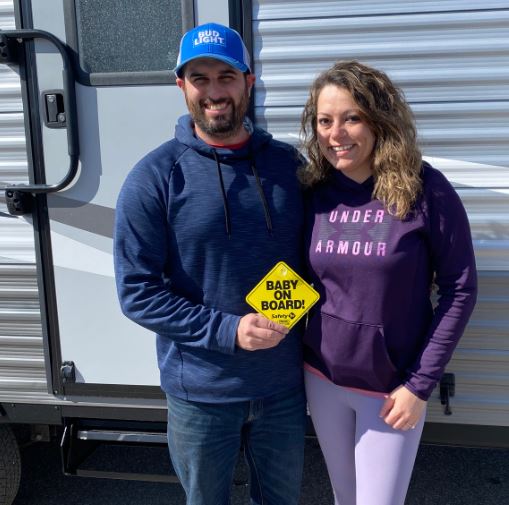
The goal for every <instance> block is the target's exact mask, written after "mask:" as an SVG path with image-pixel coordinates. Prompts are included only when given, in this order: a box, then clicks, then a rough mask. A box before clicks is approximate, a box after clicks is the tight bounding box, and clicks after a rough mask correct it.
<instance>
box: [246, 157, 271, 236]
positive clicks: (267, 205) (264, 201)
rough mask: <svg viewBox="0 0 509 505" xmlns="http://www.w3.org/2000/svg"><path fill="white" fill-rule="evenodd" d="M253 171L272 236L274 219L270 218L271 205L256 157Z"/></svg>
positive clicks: (252, 164) (252, 166) (268, 228)
mask: <svg viewBox="0 0 509 505" xmlns="http://www.w3.org/2000/svg"><path fill="white" fill-rule="evenodd" d="M251 160H252V163H251V171H252V172H253V175H254V177H255V181H256V187H257V188H258V193H259V195H260V200H261V201H262V205H263V212H264V214H265V222H266V223H267V230H269V235H272V219H271V218H270V211H269V204H268V203H267V199H266V198H265V193H264V192H263V187H262V183H261V181H260V177H259V176H258V170H256V165H255V162H254V157H252V158H251Z"/></svg>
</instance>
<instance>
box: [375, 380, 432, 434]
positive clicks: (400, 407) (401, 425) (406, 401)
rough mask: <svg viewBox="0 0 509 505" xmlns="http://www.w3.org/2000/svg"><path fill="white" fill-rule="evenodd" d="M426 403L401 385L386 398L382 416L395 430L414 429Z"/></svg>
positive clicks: (381, 412)
mask: <svg viewBox="0 0 509 505" xmlns="http://www.w3.org/2000/svg"><path fill="white" fill-rule="evenodd" d="M426 403H427V402H425V401H424V400H421V399H420V398H418V397H417V396H415V395H414V394H413V393H412V392H411V391H410V390H409V389H407V388H406V387H405V386H399V387H397V388H396V389H395V390H394V391H392V392H391V393H390V394H389V396H388V397H387V399H386V400H385V402H384V404H383V406H382V410H381V411H380V417H382V418H383V420H384V421H385V422H386V423H387V424H388V425H389V426H392V427H393V428H394V429H395V430H403V431H406V430H409V429H413V428H415V425H416V424H417V423H418V422H419V419H420V418H421V416H422V415H423V412H424V409H425V408H426Z"/></svg>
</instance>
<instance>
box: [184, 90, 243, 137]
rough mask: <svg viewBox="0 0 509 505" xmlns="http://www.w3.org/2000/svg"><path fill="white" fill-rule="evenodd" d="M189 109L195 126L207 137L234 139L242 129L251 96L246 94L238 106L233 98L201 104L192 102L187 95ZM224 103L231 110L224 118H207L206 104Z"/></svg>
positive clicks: (204, 101) (201, 101) (208, 100)
mask: <svg viewBox="0 0 509 505" xmlns="http://www.w3.org/2000/svg"><path fill="white" fill-rule="evenodd" d="M186 102H187V107H188V109H189V113H190V114H191V117H192V119H193V121H194V124H195V125H196V126H198V127H199V128H200V130H201V131H202V132H203V133H205V134H206V135H210V136H211V137H218V138H229V137H233V136H234V135H236V134H237V133H238V131H239V130H240V129H241V128H242V125H243V122H244V118H245V116H246V112H247V108H248V106H249V95H248V93H247V92H246V93H245V94H244V95H242V98H241V100H240V102H239V103H238V104H235V103H234V102H233V100H232V99H231V98H228V99H226V100H225V99H221V100H211V99H210V98H208V99H207V100H200V102H199V103H196V102H191V101H190V100H188V98H187V95H186ZM206 102H207V103H211V104H217V103H223V102H226V103H227V105H229V106H230V108H231V110H230V111H229V112H225V114H224V115H222V116H217V117H214V118H207V117H206V115H205V110H204V109H205V105H204V103H206Z"/></svg>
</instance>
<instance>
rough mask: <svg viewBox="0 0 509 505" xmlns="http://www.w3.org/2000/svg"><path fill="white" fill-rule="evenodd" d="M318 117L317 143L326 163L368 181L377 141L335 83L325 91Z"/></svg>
mask: <svg viewBox="0 0 509 505" xmlns="http://www.w3.org/2000/svg"><path fill="white" fill-rule="evenodd" d="M316 117H317V121H316V132H317V136H318V144H319V145H320V150H321V151H322V153H323V155H324V156H325V158H326V159H327V161H328V162H329V163H330V164H331V165H332V166H333V167H334V168H335V169H336V170H341V172H343V174H344V175H346V176H347V177H349V178H350V179H352V180H354V181H356V182H358V183H361V182H364V181H365V180H366V179H368V178H369V177H370V176H371V174H372V169H371V161H372V158H373V147H374V145H375V140H376V138H375V135H374V133H373V132H372V131H371V129H370V128H369V127H368V125H367V124H366V123H365V122H364V120H363V119H362V116H361V114H360V109H359V107H358V106H357V104H356V103H355V101H354V99H353V97H352V95H351V94H350V92H349V91H347V90H346V89H344V88H339V87H338V86H335V85H334V84H328V85H327V86H325V87H324V88H322V91H321V92H320V94H319V95H318V100H317V115H316Z"/></svg>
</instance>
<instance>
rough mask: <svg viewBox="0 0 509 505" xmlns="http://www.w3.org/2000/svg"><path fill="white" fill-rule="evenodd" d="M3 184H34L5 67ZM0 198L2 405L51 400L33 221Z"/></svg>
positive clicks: (7, 23) (7, 19) (8, 11)
mask: <svg viewBox="0 0 509 505" xmlns="http://www.w3.org/2000/svg"><path fill="white" fill-rule="evenodd" d="M14 27H15V23H14V6H13V2H12V1H5V0H0V28H1V29H13V28H14ZM0 181H1V184H0V185H4V184H5V183H9V184H11V183H13V184H19V183H22V182H27V181H28V169H27V155H26V143H25V131H24V120H23V109H22V101H21V86H20V80H19V76H18V74H17V73H16V69H15V67H13V68H10V67H8V66H6V65H0ZM6 212H7V209H6V205H5V200H4V195H3V194H2V195H0V237H1V240H0V401H12V402H17V401H30V402H37V401H47V399H48V398H49V395H48V393H47V381H46V372H45V366H44V352H43V340H42V328H41V315H40V307H39V294H38V289H37V276H36V267H35V252H34V234H33V228H32V226H31V223H30V219H28V218H25V217H12V216H9V215H8V214H6Z"/></svg>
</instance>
